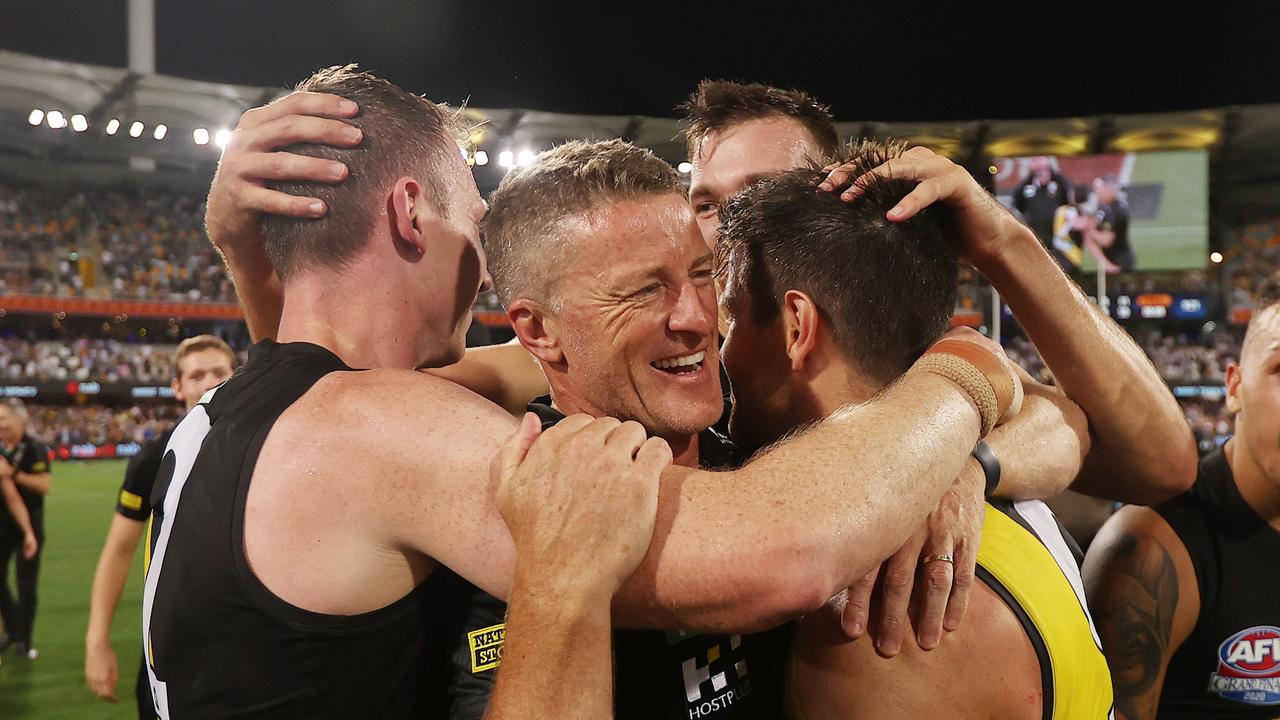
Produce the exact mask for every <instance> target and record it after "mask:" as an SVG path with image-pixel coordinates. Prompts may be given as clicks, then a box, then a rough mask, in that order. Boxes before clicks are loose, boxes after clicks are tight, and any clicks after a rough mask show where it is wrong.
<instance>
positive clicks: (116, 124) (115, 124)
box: [107, 118, 120, 135]
mask: <svg viewBox="0 0 1280 720" xmlns="http://www.w3.org/2000/svg"><path fill="white" fill-rule="evenodd" d="M119 131H120V121H119V120H117V119H115V118H111V120H110V121H109V122H108V123H107V134H108V135H115V134H116V133H117V132H119Z"/></svg>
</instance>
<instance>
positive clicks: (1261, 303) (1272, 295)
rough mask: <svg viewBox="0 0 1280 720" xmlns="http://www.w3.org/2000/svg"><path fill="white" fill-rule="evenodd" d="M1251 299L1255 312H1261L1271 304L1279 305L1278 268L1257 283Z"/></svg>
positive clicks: (1279, 272) (1279, 279)
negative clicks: (1255, 308)
mask: <svg viewBox="0 0 1280 720" xmlns="http://www.w3.org/2000/svg"><path fill="white" fill-rule="evenodd" d="M1253 299H1254V304H1255V305H1256V307H1257V312H1262V311H1263V310H1266V309H1268V308H1270V307H1271V306H1272V305H1280V270H1276V271H1275V272H1273V273H1271V274H1270V275H1269V276H1267V277H1266V279H1264V280H1263V281H1262V282H1260V283H1258V289H1257V290H1256V291H1254V293H1253Z"/></svg>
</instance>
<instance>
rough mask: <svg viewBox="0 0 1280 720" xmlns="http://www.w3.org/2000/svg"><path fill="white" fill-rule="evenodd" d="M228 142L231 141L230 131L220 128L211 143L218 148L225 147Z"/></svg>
mask: <svg viewBox="0 0 1280 720" xmlns="http://www.w3.org/2000/svg"><path fill="white" fill-rule="evenodd" d="M229 142H231V131H230V130H228V129H226V128H222V129H221V130H219V131H218V132H217V133H215V134H214V136H213V144H214V145H217V146H218V149H219V150H221V149H223V148H225V147H226V146H227V143H229Z"/></svg>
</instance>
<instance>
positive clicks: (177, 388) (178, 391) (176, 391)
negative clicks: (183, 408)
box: [169, 378, 187, 403]
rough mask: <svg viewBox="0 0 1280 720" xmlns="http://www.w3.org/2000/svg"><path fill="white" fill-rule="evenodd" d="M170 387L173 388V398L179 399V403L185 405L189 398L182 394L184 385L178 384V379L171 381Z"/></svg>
mask: <svg viewBox="0 0 1280 720" xmlns="http://www.w3.org/2000/svg"><path fill="white" fill-rule="evenodd" d="M169 387H171V388H173V396H174V397H176V398H177V399H178V402H180V403H185V402H186V401H187V398H186V397H184V396H183V394H182V384H181V383H179V382H178V378H174V379H172V380H170V381H169Z"/></svg>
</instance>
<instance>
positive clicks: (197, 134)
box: [191, 128, 209, 145]
mask: <svg viewBox="0 0 1280 720" xmlns="http://www.w3.org/2000/svg"><path fill="white" fill-rule="evenodd" d="M191 139H192V140H195V141H196V144H197V145H208V144H209V130H208V128H196V129H195V130H192V131H191Z"/></svg>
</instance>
